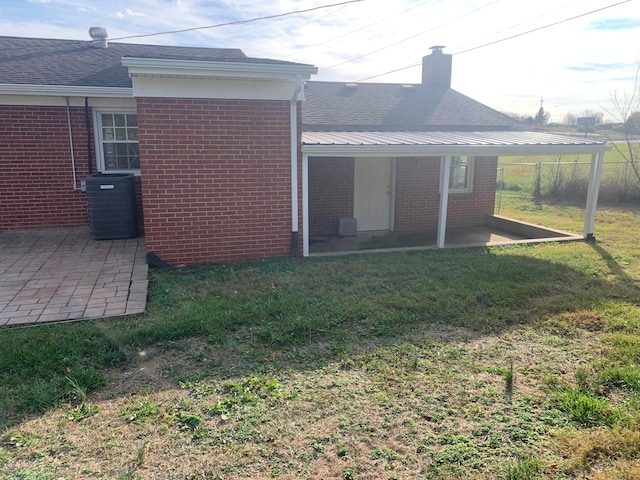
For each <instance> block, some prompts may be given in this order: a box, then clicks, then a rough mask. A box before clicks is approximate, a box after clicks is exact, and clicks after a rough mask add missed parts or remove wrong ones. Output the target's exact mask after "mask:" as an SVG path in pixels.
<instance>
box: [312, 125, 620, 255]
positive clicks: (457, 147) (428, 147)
mask: <svg viewBox="0 0 640 480" xmlns="http://www.w3.org/2000/svg"><path fill="white" fill-rule="evenodd" d="M610 148H611V147H609V146H607V145H606V142H605V141H602V140H591V139H587V138H579V137H576V136H569V135H558V134H551V133H542V132H524V131H503V130H500V131H495V130H487V131H469V132H467V131H464V132H463V131H458V132H454V131H444V132H443V131H422V132H419V131H317V132H316V131H306V132H303V133H302V223H303V239H304V240H303V254H304V256H308V255H309V158H310V157H412V156H413V157H434V156H442V157H444V165H443V166H442V167H441V169H442V171H443V172H444V174H443V175H442V176H441V183H440V192H441V194H440V208H439V211H440V213H439V221H438V241H437V245H438V247H440V248H444V235H445V228H446V217H447V203H448V202H447V198H448V193H449V188H448V182H449V180H448V178H449V177H448V171H449V165H450V162H451V157H452V156H456V155H473V156H509V155H522V156H527V155H563V154H574V155H576V154H591V168H590V172H589V183H588V193H587V203H586V207H585V222H584V231H583V235H584V238H590V237H593V229H594V222H595V211H596V205H597V202H598V189H599V186H600V175H601V172H602V163H603V159H604V152H605V151H607V150H609V149H610Z"/></svg>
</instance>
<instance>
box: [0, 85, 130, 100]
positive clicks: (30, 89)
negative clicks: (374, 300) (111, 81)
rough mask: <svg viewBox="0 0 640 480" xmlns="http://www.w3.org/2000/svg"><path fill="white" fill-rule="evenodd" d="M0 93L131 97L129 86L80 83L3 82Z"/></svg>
mask: <svg viewBox="0 0 640 480" xmlns="http://www.w3.org/2000/svg"><path fill="white" fill-rule="evenodd" d="M0 95H38V96H48V97H102V98H133V88H130V87H86V86H82V85H32V84H19V83H5V84H2V85H0Z"/></svg>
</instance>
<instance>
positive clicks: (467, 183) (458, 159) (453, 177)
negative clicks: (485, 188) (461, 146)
mask: <svg viewBox="0 0 640 480" xmlns="http://www.w3.org/2000/svg"><path fill="white" fill-rule="evenodd" d="M473 160H474V159H473V157H468V156H453V157H451V166H450V170H449V192H450V193H468V192H472V191H473V163H474V161H473ZM442 165H444V158H443V159H442Z"/></svg>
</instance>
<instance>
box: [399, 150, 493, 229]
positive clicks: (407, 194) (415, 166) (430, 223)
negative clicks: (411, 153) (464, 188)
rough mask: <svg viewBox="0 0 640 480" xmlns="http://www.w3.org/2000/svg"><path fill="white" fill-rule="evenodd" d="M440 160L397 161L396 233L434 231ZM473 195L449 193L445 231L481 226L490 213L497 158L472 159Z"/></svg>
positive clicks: (436, 219) (407, 159)
mask: <svg viewBox="0 0 640 480" xmlns="http://www.w3.org/2000/svg"><path fill="white" fill-rule="evenodd" d="M440 162H441V159H440V157H430V158H399V159H398V160H397V163H396V165H397V168H396V208H395V219H396V222H395V229H396V231H400V232H402V231H404V232H412V231H419V230H428V229H435V228H437V227H438V212H439V208H440V184H439V182H440ZM474 162H475V164H474V169H473V172H474V180H473V191H472V192H469V193H450V194H449V202H448V211H447V227H472V226H479V225H482V224H483V221H484V217H485V215H492V214H493V212H494V203H495V190H496V169H497V162H498V158H497V157H476V158H475V160H474Z"/></svg>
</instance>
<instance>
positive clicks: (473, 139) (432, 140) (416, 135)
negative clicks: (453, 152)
mask: <svg viewBox="0 0 640 480" xmlns="http://www.w3.org/2000/svg"><path fill="white" fill-rule="evenodd" d="M605 143H606V142H604V141H602V140H592V139H584V138H581V137H574V136H568V135H558V134H550V133H542V132H515V131H482V132H414V131H366V132H351V131H349V132H308V131H305V132H303V133H302V144H303V145H371V146H374V145H425V146H427V145H447V146H457V145H468V146H485V145H486V146H499V145H522V146H535V145H546V146H549V145H557V146H598V145H604V144H605Z"/></svg>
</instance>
